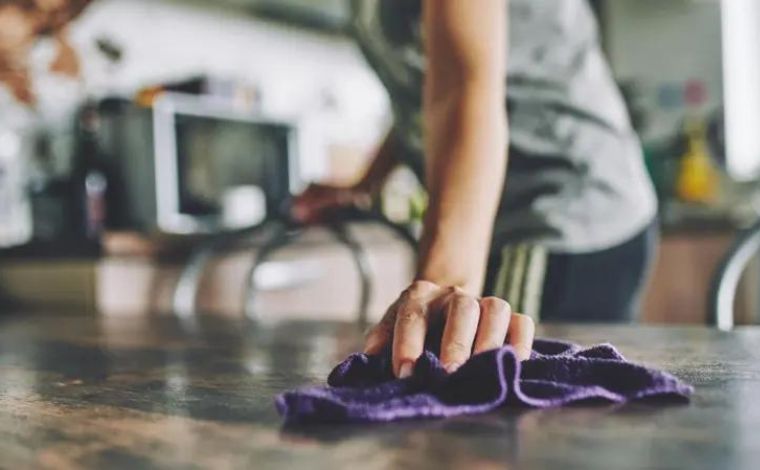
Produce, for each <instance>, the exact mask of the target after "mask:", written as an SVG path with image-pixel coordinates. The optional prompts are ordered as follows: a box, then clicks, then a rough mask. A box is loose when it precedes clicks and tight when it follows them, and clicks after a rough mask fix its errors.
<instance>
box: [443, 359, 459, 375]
mask: <svg viewBox="0 0 760 470" xmlns="http://www.w3.org/2000/svg"><path fill="white" fill-rule="evenodd" d="M461 365H462V363H461V362H449V363H448V364H446V365H444V366H443V368H444V369H445V370H446V372H448V373H449V374H451V373H453V372H454V371H456V370H457V369H459V366H461Z"/></svg>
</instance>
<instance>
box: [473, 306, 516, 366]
mask: <svg viewBox="0 0 760 470" xmlns="http://www.w3.org/2000/svg"><path fill="white" fill-rule="evenodd" d="M511 313H512V309H511V308H510V306H509V304H508V303H507V302H506V301H505V300H503V299H500V298H498V297H485V298H483V299H481V300H480V323H478V333H477V335H475V346H474V347H473V350H472V353H473V354H478V353H481V352H483V351H488V350H490V349H496V348H500V347H502V346H503V345H504V340H505V339H506V337H507V330H508V328H509V318H510V316H511Z"/></svg>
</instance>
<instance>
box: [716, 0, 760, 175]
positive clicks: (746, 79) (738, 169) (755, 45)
mask: <svg viewBox="0 0 760 470" xmlns="http://www.w3.org/2000/svg"><path fill="white" fill-rule="evenodd" d="M721 10H722V31H723V32H722V36H723V89H724V92H723V94H724V100H725V103H724V109H725V126H726V129H725V132H726V164H727V169H728V172H729V174H730V175H731V176H732V177H733V178H736V179H738V180H749V179H753V178H756V177H758V176H760V1H757V0H722V3H721Z"/></svg>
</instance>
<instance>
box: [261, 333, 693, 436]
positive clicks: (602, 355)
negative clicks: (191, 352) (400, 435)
mask: <svg viewBox="0 0 760 470" xmlns="http://www.w3.org/2000/svg"><path fill="white" fill-rule="evenodd" d="M327 382H328V385H327V386H316V387H307V388H302V389H297V390H292V391H288V392H285V393H283V394H281V395H279V396H278V397H277V399H276V406H277V410H278V411H279V413H280V415H282V416H283V417H284V419H285V421H286V422H288V423H324V422H331V423H334V422H351V423H356V422H381V421H394V420H399V419H409V418H444V417H450V416H458V415H465V414H476V413H485V412H487V411H491V410H493V409H496V408H499V407H503V406H515V407H534V408H548V407H556V406H562V405H567V404H570V403H576V402H581V401H602V402H611V403H624V402H627V401H631V400H640V399H670V400H679V401H688V399H689V396H690V395H691V393H692V392H693V388H692V387H691V386H689V385H687V384H685V383H683V382H681V381H680V380H679V379H677V378H676V377H674V376H672V375H670V374H668V373H667V372H663V371H659V370H655V369H649V368H646V367H643V366H640V365H637V364H632V363H630V362H628V361H627V360H626V359H625V358H624V357H623V356H622V355H621V354H620V353H619V352H618V351H617V349H615V347H614V346H612V345H610V344H600V345H597V346H593V347H590V348H586V349H584V348H581V347H580V346H579V345H577V344H572V343H567V342H563V341H557V340H549V339H536V340H535V342H534V344H533V351H532V353H531V356H530V359H528V360H526V361H523V362H519V361H518V360H517V358H516V356H515V353H514V350H513V349H512V347H510V346H504V347H502V348H500V349H494V350H492V351H487V352H484V353H481V354H478V355H475V356H473V357H471V358H470V359H469V360H468V361H467V362H465V363H464V364H463V365H462V366H461V367H460V368H459V369H458V370H457V371H456V372H454V373H453V374H448V373H446V371H445V370H444V369H443V367H442V366H441V363H440V361H439V360H438V357H437V356H436V355H435V354H434V352H431V351H430V350H427V351H425V353H424V354H423V355H422V356H421V357H420V358H419V360H418V361H417V362H416V364H415V367H414V373H413V374H412V376H411V377H409V378H407V379H395V378H394V377H393V374H392V372H391V364H390V354H388V353H386V354H383V355H378V356H368V355H366V354H361V353H357V354H352V355H351V356H349V357H348V358H347V359H346V360H345V361H343V362H342V363H340V364H339V365H338V366H337V367H335V369H333V371H332V373H330V376H329V377H328V379H327Z"/></svg>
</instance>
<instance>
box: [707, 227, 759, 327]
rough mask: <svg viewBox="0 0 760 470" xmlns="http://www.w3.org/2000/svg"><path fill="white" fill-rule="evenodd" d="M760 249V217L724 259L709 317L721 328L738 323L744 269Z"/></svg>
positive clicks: (712, 293)
mask: <svg viewBox="0 0 760 470" xmlns="http://www.w3.org/2000/svg"><path fill="white" fill-rule="evenodd" d="M758 250H760V220H758V221H757V222H755V223H754V224H753V225H752V226H751V227H750V228H748V229H747V230H744V231H742V232H741V233H740V234H739V236H738V237H737V239H736V241H734V243H733V244H732V245H731V248H730V249H729V250H728V253H727V254H726V256H725V257H724V258H723V260H722V261H721V263H720V265H719V267H718V269H717V271H716V272H715V274H714V276H713V279H712V286H711V288H710V293H709V297H708V308H709V309H710V310H709V312H708V313H709V317H708V321H709V322H710V323H711V324H713V325H715V326H717V327H718V328H719V329H721V330H730V329H732V328H733V327H734V300H735V299H736V290H737V287H738V286H739V280H740V279H741V275H742V272H743V271H744V269H745V268H746V267H747V264H748V263H749V261H750V260H751V259H752V257H753V256H754V255H755V254H757V253H758Z"/></svg>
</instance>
